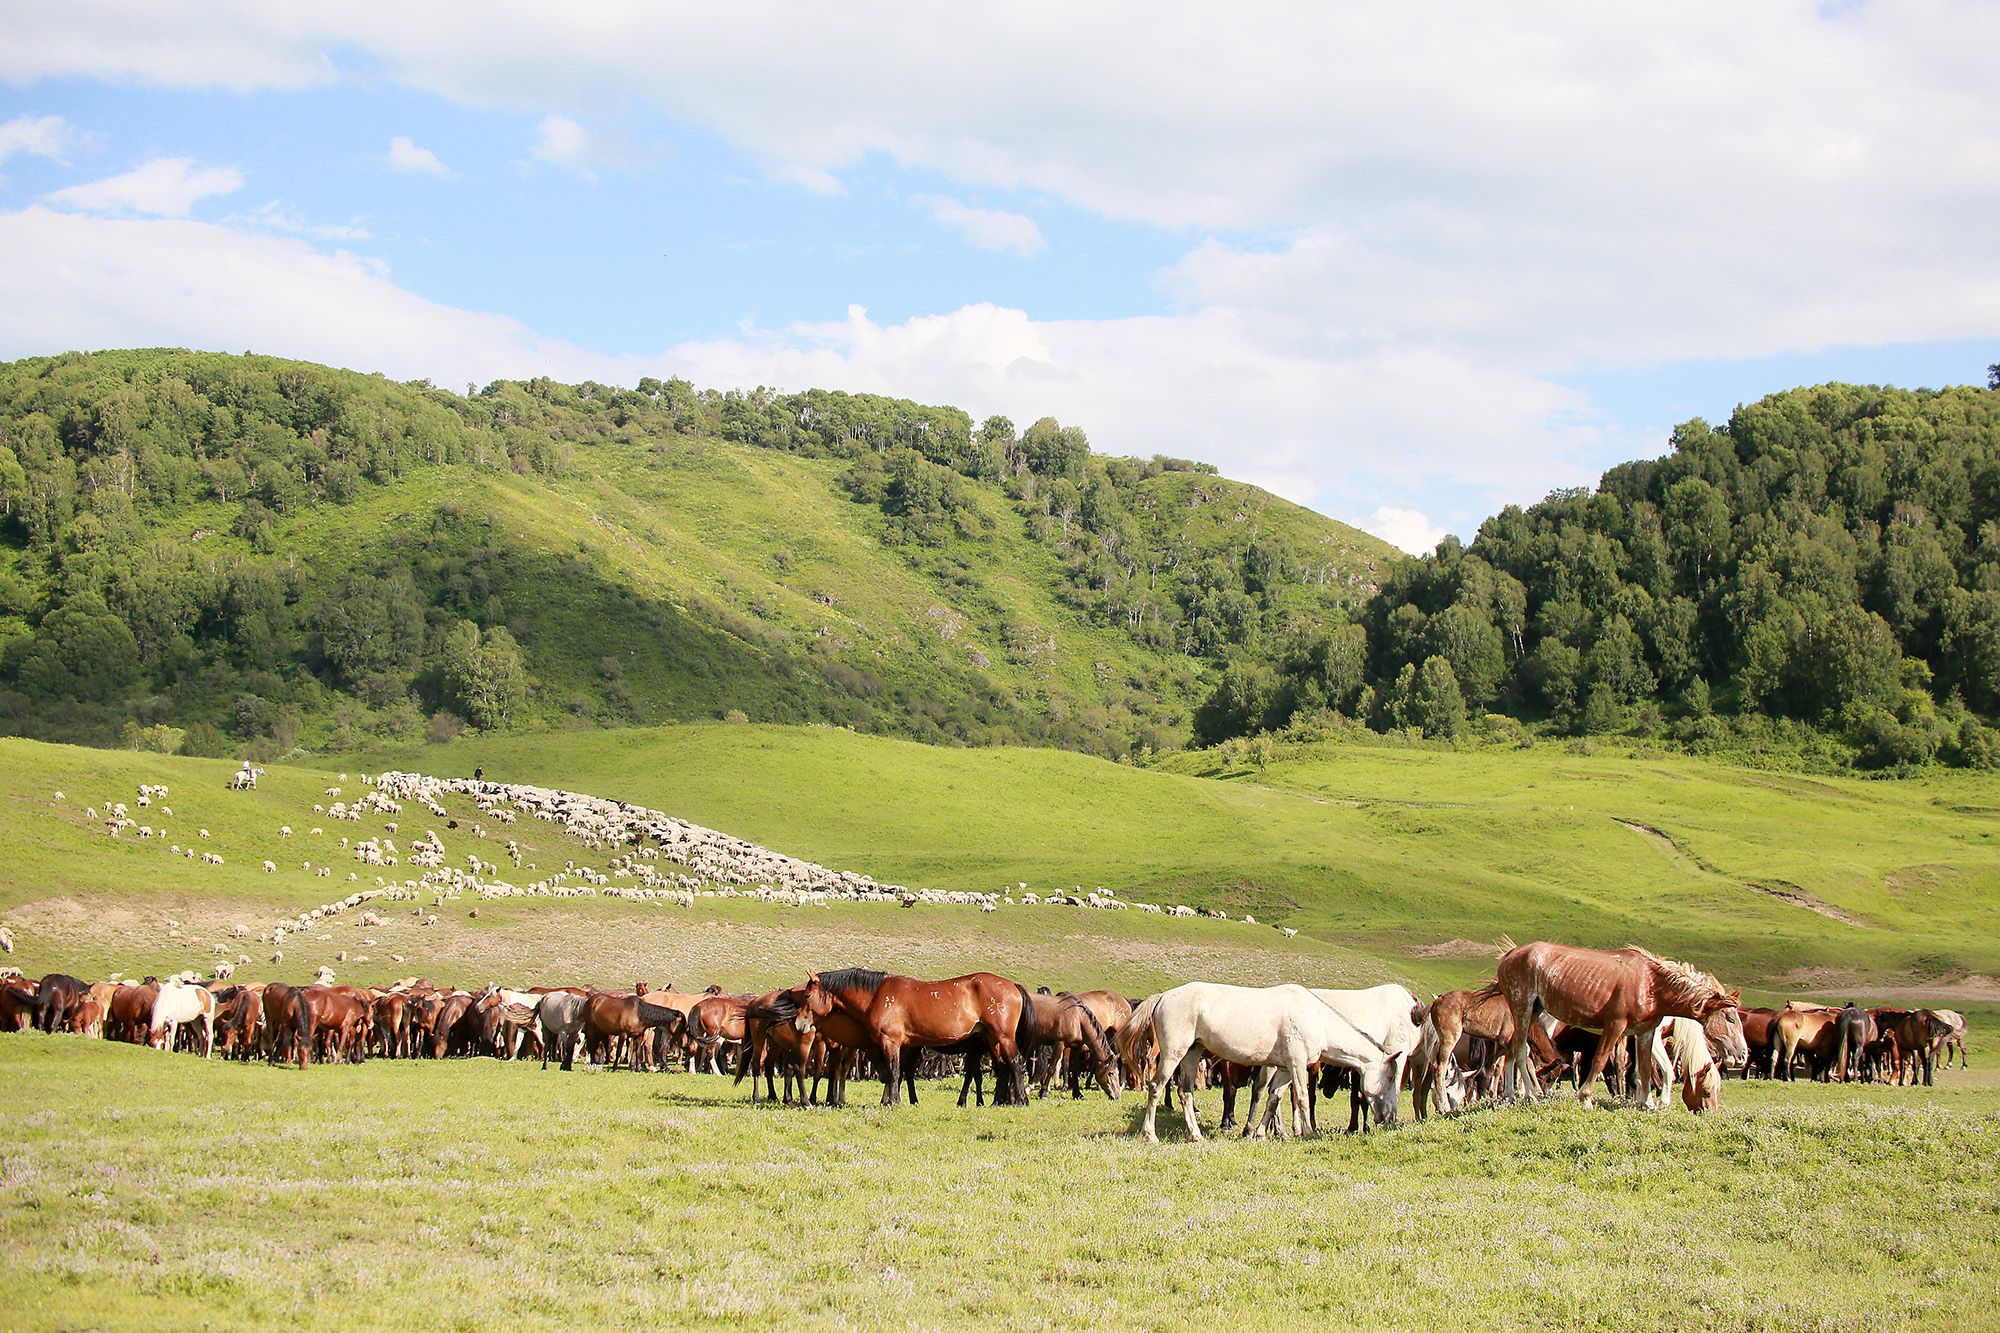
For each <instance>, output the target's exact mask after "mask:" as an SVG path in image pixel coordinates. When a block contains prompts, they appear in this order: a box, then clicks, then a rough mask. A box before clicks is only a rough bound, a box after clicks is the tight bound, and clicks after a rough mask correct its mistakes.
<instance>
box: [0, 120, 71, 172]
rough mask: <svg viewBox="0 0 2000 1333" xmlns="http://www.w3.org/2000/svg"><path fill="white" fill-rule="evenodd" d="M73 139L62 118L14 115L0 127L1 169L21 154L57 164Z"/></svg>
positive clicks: (66, 123)
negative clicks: (47, 159) (43, 158)
mask: <svg viewBox="0 0 2000 1333" xmlns="http://www.w3.org/2000/svg"><path fill="white" fill-rule="evenodd" d="M75 137H76V136H75V134H74V133H73V132H72V131H71V130H70V127H69V124H68V122H67V121H65V120H64V119H63V118H62V117H61V116H16V117H14V119H12V120H10V121H7V122H6V123H5V124H0V167H4V166H6V165H7V159H8V158H11V157H16V156H19V155H20V154H23V153H26V154H27V155H28V156H30V157H46V158H50V159H53V160H55V161H58V162H60V161H61V160H62V157H63V154H64V153H66V152H67V151H69V146H70V144H71V142H72V141H73V140H74V139H75Z"/></svg>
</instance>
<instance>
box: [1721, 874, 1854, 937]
mask: <svg viewBox="0 0 2000 1333" xmlns="http://www.w3.org/2000/svg"><path fill="white" fill-rule="evenodd" d="M1743 887H1744V888H1746V889H1755V890H1756V891H1757V892H1759V893H1767V894H1769V895H1770V896H1771V897H1773V898H1777V899H1780V900H1782V901H1784V902H1788V903H1790V904H1791V905H1792V906H1794V907H1803V908H1805V909H1806V910H1807V911H1809V912H1818V913H1819V914H1820V915H1821V916H1823V917H1826V918H1827V919H1828V920H1830V921H1838V922H1840V924H1841V925H1843V926H1861V925H1866V924H1867V923H1866V922H1864V921H1862V920H1861V919H1860V918H1859V917H1855V916H1850V915H1848V914H1847V913H1846V912H1843V911H1841V910H1840V909H1839V908H1838V907H1834V906H1832V905H1831V904H1828V903H1823V902H1821V901H1820V900H1819V899H1818V898H1815V897H1813V895H1812V894H1810V893H1807V892H1806V891H1805V890H1804V889H1802V888H1800V887H1799V886H1798V885H1796V884H1792V883H1789V882H1787V881H1785V880H1782V879H1779V880H1772V881H1771V882H1770V883H1768V884H1745V885H1744V886H1743Z"/></svg>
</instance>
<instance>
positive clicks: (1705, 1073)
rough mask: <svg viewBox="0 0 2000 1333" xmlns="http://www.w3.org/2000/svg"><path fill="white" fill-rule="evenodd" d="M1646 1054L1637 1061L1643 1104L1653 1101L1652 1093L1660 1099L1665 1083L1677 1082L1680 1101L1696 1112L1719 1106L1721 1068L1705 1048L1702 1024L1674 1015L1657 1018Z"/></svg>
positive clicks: (1706, 1033)
mask: <svg viewBox="0 0 2000 1333" xmlns="http://www.w3.org/2000/svg"><path fill="white" fill-rule="evenodd" d="M1647 1056H1648V1058H1647V1059H1645V1060H1643V1061H1641V1062H1640V1063H1641V1065H1642V1066H1643V1067H1644V1070H1645V1073H1644V1082H1645V1084H1646V1088H1645V1101H1646V1105H1647V1106H1649V1107H1650V1106H1652V1105H1653V1104H1654V1098H1655V1095H1656V1093H1657V1095H1658V1097H1659V1099H1660V1101H1661V1102H1662V1103H1664V1101H1665V1097H1666V1085H1667V1084H1669V1083H1679V1084H1680V1085H1681V1102H1682V1103H1683V1104H1684V1105H1685V1106H1686V1107H1687V1109H1688V1110H1690V1111H1693V1112H1694V1113H1695V1114H1696V1115H1700V1114H1701V1113H1702V1112H1703V1111H1714V1110H1719V1109H1720V1108H1721V1106H1722V1069H1721V1066H1719V1065H1718V1064H1717V1063H1716V1059H1715V1053H1714V1052H1713V1051H1712V1050H1710V1049H1709V1034H1708V1032H1707V1030H1706V1029H1705V1028H1704V1026H1703V1025H1702V1024H1700V1023H1697V1022H1695V1021H1694V1020H1693V1019H1692V1018H1681V1017H1679V1016H1678V1015H1676V1016H1674V1017H1671V1018H1663V1019H1661V1020H1660V1025H1659V1026H1658V1027H1657V1028H1655V1029H1653V1040H1652V1042H1651V1044H1650V1046H1649V1047H1648V1050H1647Z"/></svg>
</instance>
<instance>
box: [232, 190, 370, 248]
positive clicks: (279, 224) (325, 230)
mask: <svg viewBox="0 0 2000 1333" xmlns="http://www.w3.org/2000/svg"><path fill="white" fill-rule="evenodd" d="M223 222H224V223H225V224H226V225H232V226H243V227H248V228H252V229H254V230H257V231H275V232H282V233H283V234H285V235H287V236H304V237H307V238H309V239H311V240H315V241H366V240H371V239H373V236H372V234H371V233H370V232H369V230H368V228H367V227H365V226H363V225H362V224H361V221H360V220H359V219H358V218H357V219H356V220H354V221H352V222H311V221H308V220H307V219H306V217H305V216H304V215H303V214H302V213H300V212H299V211H298V210H297V209H296V208H293V207H291V206H290V205H288V204H285V203H283V202H281V201H279V200H276V199H273V200H271V201H270V202H269V203H266V204H259V205H258V206H257V207H256V208H253V209H251V210H250V211H249V212H248V213H239V214H236V215H235V216H232V217H227V218H224V219H223Z"/></svg>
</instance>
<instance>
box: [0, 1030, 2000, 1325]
mask: <svg viewBox="0 0 2000 1333" xmlns="http://www.w3.org/2000/svg"><path fill="white" fill-rule="evenodd" d="M4 1050H5V1056H4V1059H5V1061H6V1064H7V1067H8V1077H6V1078H4V1079H0V1159H4V1162H5V1174H4V1177H0V1246H3V1247H4V1255H5V1262H4V1264H0V1310H4V1311H5V1312H6V1313H5V1317H4V1322H5V1323H6V1324H7V1325H8V1326H9V1327H14V1328H21V1329H41V1328H49V1329H54V1328H78V1327H92V1328H218V1329H225V1328H239V1327H244V1328H247V1327H269V1326H271V1325H274V1324H281V1325H288V1326H300V1327H340V1328H371V1329H372V1328H383V1329H396V1328H410V1327H423V1328H446V1329H467V1330H472V1329H488V1328H496V1327H507V1328H554V1327H620V1328H638V1327H649V1328H650V1327H685V1326H689V1325H693V1324H696V1323H707V1322H720V1323H724V1324H728V1325H731V1326H752V1327H776V1326H791V1327H797V1326H798V1325H800V1324H801V1323H804V1324H807V1325H812V1326H862V1327H891V1328H933V1327H939V1326H947V1325H948V1326H962V1325H972V1324H977V1325H980V1326H984V1327H1009V1328H1038V1327H1075V1326H1079V1325H1091V1326H1102V1327H1111V1328H1157V1327H1163V1326H1166V1327H1182V1326H1187V1325H1190V1324H1195V1323H1207V1322H1211V1321H1214V1322H1226V1323H1228V1324H1229V1325H1231V1326H1238V1327H1250V1328H1286V1327H1289V1328H1296V1327H1300V1326H1302V1325H1307V1324H1329V1325H1330V1324H1335V1323H1340V1324H1347V1325H1352V1326H1356V1327H1363V1328H1383V1329H1412V1330H1421V1329H1433V1328H1438V1327H1468V1326H1469V1327H1522V1326H1541V1325H1554V1324H1561V1325H1564V1326H1571V1325H1582V1326H1586V1327H1593V1328H1612V1329H1627V1328H1629V1329H1657V1328H1661V1327H1700V1328H1715V1329H1763V1328H1813V1329H1879V1328H1902V1327H1907V1328H1970V1327H1981V1326H1991V1325H1992V1324H1993V1323H1994V1321H1995V1318H1996V1316H1995V1314H1994V1311H1993V1308H1992V1298H1991V1293H1992V1291H1993V1289H1994V1287H1995V1285H1996V1283H2000V1246H1996V1244H1995V1240H1994V1237H1995V1235H1996V1228H2000V1176H1996V1174H1995V1172H1994V1169H1993V1160H1994V1152H1995V1149H1996V1147H2000V1142H1996V1140H1997V1139H2000V1114H1996V1113H2000V1084H1996V1082H1995V1081H1994V1076H1993V1074H1992V1073H1991V1072H1990V1071H1989V1070H1988V1069H1987V1068H1986V1067H1985V1066H1986V1065H1987V1064H1988V1063H1989V1062H1990V1060H1991V1058H1992V1053H1993V1047H1992V1046H1991V1044H1990V1043H1989V1044H1986V1045H1981V1046H1977V1047H1976V1048H1975V1051H1974V1055H1973V1059H1974V1066H1975V1067H1974V1068H1973V1070H1972V1071H1970V1073H1968V1074H1963V1075H1956V1074H1955V1075H1952V1076H1948V1077H1947V1078H1946V1080H1945V1082H1944V1084H1943V1086H1940V1087H1938V1088H1935V1089H1931V1090H1928V1091H1926V1090H1922V1089H1909V1088H1904V1089H1896V1088H1871V1089H1865V1090H1864V1089H1859V1088H1853V1089H1850V1088H1828V1087H1819V1086H1807V1087H1799V1088H1793V1087H1780V1086H1776V1085H1770V1084H1761V1083H1759V1084H1752V1085H1750V1086H1748V1087H1743V1086H1741V1085H1739V1084H1736V1083H1731V1084H1730V1085H1729V1087H1728V1088H1727V1089H1726V1090H1725V1092H1724V1097H1723V1109H1722V1111H1721V1112H1720V1113H1719V1114H1717V1115H1714V1116H1709V1117H1703V1118H1697V1117H1694V1116H1690V1115H1687V1114H1686V1113H1684V1112H1681V1111H1679V1110H1678V1109H1676V1110H1674V1111H1672V1112H1670V1113H1666V1114H1658V1115H1652V1114H1646V1113H1644V1112H1640V1111H1636V1110H1632V1109H1629V1108H1623V1107H1613V1108H1606V1109H1600V1110H1598V1111H1594V1112H1588V1111H1583V1110H1581V1109H1579V1108H1578V1107H1576V1106H1575V1105H1573V1104H1571V1103H1569V1102H1564V1103H1561V1104H1557V1105H1551V1106H1543V1107H1534V1108H1525V1109H1514V1110H1496V1111H1481V1112H1475V1113H1470V1114H1465V1115H1460V1116H1454V1117H1448V1118H1444V1119H1433V1120H1431V1121H1429V1122H1427V1123H1425V1124H1423V1125H1421V1126H1405V1127H1402V1128H1399V1129H1396V1130H1392V1131H1387V1132H1382V1133H1376V1134H1371V1135H1368V1136H1365V1137H1348V1136H1344V1135H1331V1134H1330V1135H1326V1136H1323V1137H1321V1138H1319V1139H1316V1140H1312V1141H1309V1142H1305V1143H1297V1142H1284V1143H1257V1142H1244V1141H1242V1140H1239V1139H1235V1138H1230V1139H1228V1140H1224V1141H1212V1142H1210V1143H1208V1144H1205V1145H1201V1146H1189V1145H1186V1144H1183V1143H1180V1142H1178V1141H1177V1137H1178V1133H1177V1130H1176V1129H1175V1128H1174V1127H1173V1126H1171V1125H1163V1128H1164V1129H1167V1130H1168V1131H1169V1134H1168V1141H1167V1142H1165V1143H1162V1144H1160V1145H1158V1146H1157V1147H1150V1148H1149V1147H1148V1146H1146V1145H1145V1144H1143V1143H1141V1142H1139V1141H1137V1140H1136V1139H1134V1138H1133V1137H1132V1135H1131V1133H1130V1130H1131V1128H1132V1124H1133V1121H1134V1117H1135V1116H1136V1115H1137V1114H1138V1112H1139V1110H1140V1107H1139V1104H1138V1103H1137V1101H1136V1099H1135V1098H1133V1097H1132V1096H1130V1095H1129V1094H1128V1095H1127V1096H1126V1097H1125V1098H1123V1099H1122V1100H1121V1101H1120V1102H1118V1103H1117V1104H1115V1105H1114V1104H1113V1103H1111V1102H1109V1101H1108V1100H1106V1099H1105V1098H1103V1097H1102V1096H1093V1097H1092V1098H1090V1099H1089V1100H1085V1101H1081V1102H1070V1101H1067V1100H1064V1099H1061V1098H1052V1099H1050V1100H1049V1101H1047V1102H1040V1103H1036V1104H1035V1105H1031V1106H1028V1107H1024V1108H1016V1109H1005V1110H1002V1109H996V1108H992V1107H988V1108H985V1109H983V1110H978V1111H974V1110H971V1109H967V1110H960V1109H958V1108H957V1107H956V1106H955V1105H953V1104H952V1096H951V1092H952V1089H951V1088H950V1087H949V1086H948V1085H945V1084H931V1085H927V1086H925V1087H924V1089H923V1090H922V1101H921V1103H920V1104H919V1105H918V1106H917V1107H915V1108H909V1107H903V1108H897V1109H893V1110H891V1109H884V1108H882V1107H879V1106H873V1105H869V1104H867V1103H868V1102H869V1101H870V1100H871V1099H869V1098H867V1097H866V1096H865V1095H864V1096H862V1097H861V1098H859V1099H858V1101H857V1104H856V1105H854V1106H851V1107H850V1108H848V1109H846V1110H844V1111H837V1112H830V1111H826V1110H821V1109H809V1110H799V1109H796V1108H782V1107H779V1108H772V1107H760V1108H755V1109H753V1108H751V1107H750V1106H748V1105H746V1104H745V1103H744V1092H743V1090H742V1089H740V1088H732V1087H731V1086H730V1085H729V1083H728V1081H727V1080H726V1079H723V1078H720V1077H708V1076H699V1075H686V1074H628V1073H622V1072H621V1073H617V1074H606V1073H573V1074H568V1075H565V1074H562V1073H561V1072H560V1071H558V1070H555V1069H553V1068H552V1069H550V1070H549V1071H547V1072H546V1073H545V1072H543V1071H542V1070H540V1069H538V1068H536V1067H535V1066H533V1065H529V1064H522V1065H511V1066H510V1065H503V1064H501V1063H500V1062H498V1061H494V1060H489V1059H477V1060H461V1061H447V1062H442V1063H433V1062H428V1061H426V1062H421V1063H410V1062H389V1061H379V1060H378V1061H371V1062H370V1063H368V1064H366V1065H362V1066H347V1067H338V1068H332V1067H329V1068H321V1067H315V1068H313V1069H310V1070H308V1071H306V1072H305V1073H304V1074H300V1073H299V1072H298V1071H297V1070H290V1069H272V1068H269V1067H265V1066H261V1065H259V1066H242V1065H225V1064H223V1063H220V1062H217V1063H215V1064H203V1063H202V1062H200V1061H198V1060H196V1059H194V1058H192V1057H179V1056H162V1055H158V1054H155V1053H154V1052H151V1051H146V1050H141V1049H138V1048H133V1047H114V1046H110V1045H106V1044H103V1043H96V1042H85V1041H82V1040H80V1039H65V1038H49V1037H41V1036H23V1037H11V1038H7V1039H5V1044H4ZM1217 1098H1218V1094H1216V1093H1213V1092H1209V1093H1204V1094H1201V1095H1200V1096H1199V1097H1198V1099H1197V1105H1198V1106H1200V1107H1201V1109H1202V1110H1203V1111H1204V1112H1205V1113H1206V1115H1207V1117H1208V1122H1207V1123H1208V1125H1209V1126H1210V1128H1213V1125H1214V1117H1215V1116H1216V1114H1217V1111H1218V1105H1217Z"/></svg>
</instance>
